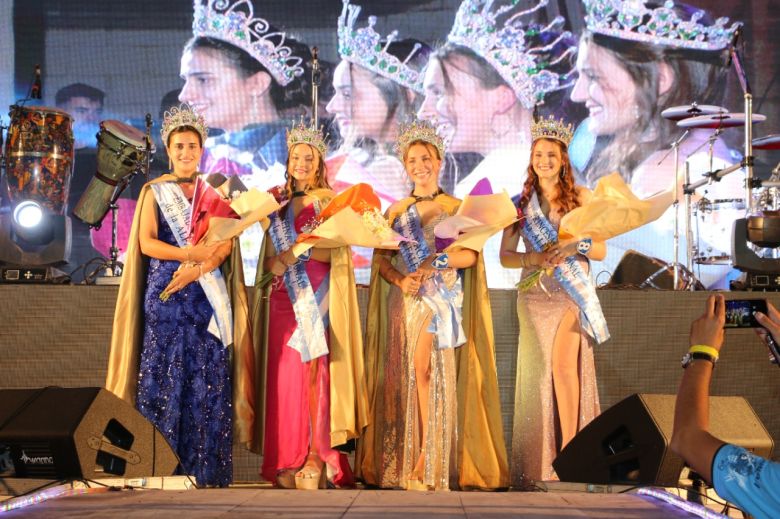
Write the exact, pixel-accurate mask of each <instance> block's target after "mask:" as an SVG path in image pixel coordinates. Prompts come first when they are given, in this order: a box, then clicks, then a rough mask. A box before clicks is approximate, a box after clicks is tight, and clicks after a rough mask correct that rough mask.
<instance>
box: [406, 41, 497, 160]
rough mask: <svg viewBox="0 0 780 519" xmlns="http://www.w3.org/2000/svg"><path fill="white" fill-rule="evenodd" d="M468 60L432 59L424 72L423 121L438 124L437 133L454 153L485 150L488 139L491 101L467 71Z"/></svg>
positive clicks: (421, 116)
mask: <svg viewBox="0 0 780 519" xmlns="http://www.w3.org/2000/svg"><path fill="white" fill-rule="evenodd" d="M467 66H468V64H467V63H466V58H462V57H459V56H453V57H451V58H448V60H447V61H442V60H439V59H431V60H430V61H429V62H428V67H427V68H426V69H425V79H424V82H423V88H424V89H425V99H424V100H423V103H422V105H421V106H420V109H419V111H418V116H419V117H420V119H426V120H430V121H435V122H436V124H437V130H438V133H439V135H441V136H442V137H443V138H444V139H445V140H446V141H447V142H448V144H449V146H448V147H449V149H450V151H452V152H454V153H460V152H475V151H480V150H482V149H484V148H485V142H484V141H485V140H486V139H489V138H490V137H489V136H490V135H491V133H490V117H491V115H492V113H491V100H490V99H489V97H488V96H489V92H488V91H487V90H485V89H484V88H482V86H481V85H480V82H479V79H478V78H477V77H475V76H473V75H471V74H469V73H468V72H466V71H467V70H468V69H467Z"/></svg>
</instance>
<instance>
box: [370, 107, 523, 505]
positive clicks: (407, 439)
mask: <svg viewBox="0 0 780 519" xmlns="http://www.w3.org/2000/svg"><path fill="white" fill-rule="evenodd" d="M399 154H400V155H401V158H402V160H403V162H404V165H405V167H406V172H407V174H408V175H409V178H410V180H411V181H412V183H413V184H414V187H413V189H412V191H411V193H410V195H409V196H408V197H406V198H404V199H402V200H400V201H398V202H396V203H395V204H393V205H392V206H390V208H389V210H388V220H389V222H390V224H391V226H392V227H393V229H394V230H395V231H397V232H398V233H399V234H401V235H403V236H404V237H406V238H408V239H410V241H407V242H403V243H402V244H401V246H400V250H399V251H398V252H392V253H391V252H389V251H379V250H377V251H376V252H375V253H374V262H373V269H372V272H371V288H370V294H369V311H368V316H369V318H368V329H367V335H366V340H367V345H366V363H367V377H366V379H367V381H368V386H369V390H368V394H369V405H370V413H371V418H370V420H369V423H370V425H369V427H368V428H367V430H366V434H365V435H364V436H363V438H362V441H361V443H360V448H359V450H358V455H357V457H356V464H357V466H358V470H359V471H360V475H361V476H362V478H363V480H364V481H365V482H366V483H367V484H370V485H377V486H380V487H385V488H407V489H410V490H427V489H448V488H451V487H460V488H498V487H505V486H507V485H508V467H507V461H506V452H505V447H504V440H503V434H502V427H501V418H500V406H499V400H498V387H497V379H496V370H495V359H494V357H493V330H492V325H491V323H492V321H491V316H490V305H489V301H488V296H487V286H486V284H485V270H484V265H483V263H482V259H481V257H480V255H479V254H478V253H476V252H474V251H471V250H467V249H462V250H457V251H451V252H448V253H442V252H438V253H437V248H436V244H435V239H434V235H433V228H434V226H435V225H436V224H437V223H439V222H441V221H442V220H444V219H445V218H447V217H448V216H451V215H453V214H454V213H455V211H456V210H457V208H458V205H459V204H460V201H459V200H457V199H455V198H453V197H451V196H449V195H447V194H445V193H443V192H442V190H441V189H440V188H439V185H438V177H439V171H440V168H441V161H442V157H443V156H444V143H443V141H442V139H441V138H440V137H439V136H438V135H437V134H436V131H435V129H434V128H433V126H432V125H430V124H429V123H425V122H415V123H412V124H411V125H410V126H408V127H406V128H404V129H403V131H402V132H401V136H400V138H399ZM412 240H413V241H412ZM479 370H481V371H482V373H479V372H478V371H479Z"/></svg>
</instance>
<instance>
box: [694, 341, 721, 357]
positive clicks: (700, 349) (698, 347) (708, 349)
mask: <svg viewBox="0 0 780 519" xmlns="http://www.w3.org/2000/svg"><path fill="white" fill-rule="evenodd" d="M688 353H706V354H707V355H709V356H710V357H713V358H715V360H717V359H718V357H720V355H719V353H718V350H716V349H715V348H713V347H712V346H707V345H706V344H694V345H693V346H691V348H690V349H689V350H688Z"/></svg>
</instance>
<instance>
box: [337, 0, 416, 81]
mask: <svg viewBox="0 0 780 519" xmlns="http://www.w3.org/2000/svg"><path fill="white" fill-rule="evenodd" d="M342 1H343V4H344V8H343V9H342V11H341V16H339V22H338V24H339V25H338V34H339V56H341V59H344V60H346V61H349V62H350V63H354V64H355V65H359V66H361V67H364V68H366V69H368V70H370V71H372V72H374V73H376V74H379V75H380V76H383V77H386V78H387V79H390V80H391V81H395V82H396V83H398V84H399V85H401V86H403V87H406V88H409V89H411V90H414V91H415V92H418V93H423V86H422V85H423V71H422V70H415V69H414V68H412V67H411V66H410V65H409V60H410V59H412V57H414V55H415V54H416V53H417V52H418V51H419V50H420V49H421V48H422V45H421V44H419V43H417V44H415V46H414V48H413V49H412V51H411V52H410V53H409V55H408V56H406V59H404V60H403V61H401V60H400V59H398V58H397V57H395V56H393V55H392V54H390V53H389V52H387V48H388V47H389V46H390V44H391V43H393V41H394V40H395V39H396V38H398V31H393V32H391V33H390V34H388V35H387V38H386V39H385V43H384V44H382V43H381V41H382V37H381V36H380V35H379V33H377V32H376V31H375V30H374V25H376V16H369V17H368V25H367V26H366V27H363V28H360V29H356V28H355V22H357V18H358V15H359V14H360V10H361V7H360V6H359V5H350V3H349V0H342Z"/></svg>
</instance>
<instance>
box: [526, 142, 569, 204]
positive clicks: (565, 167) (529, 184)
mask: <svg viewBox="0 0 780 519" xmlns="http://www.w3.org/2000/svg"><path fill="white" fill-rule="evenodd" d="M543 140H544V141H547V142H553V143H555V144H556V145H557V146H558V150H559V151H560V152H561V171H560V173H559V176H560V178H559V181H558V193H557V194H556V196H555V198H553V199H552V200H550V204H556V205H558V214H559V215H560V216H563V215H565V214H566V213H568V212H569V211H571V210H572V209H575V208H577V207H579V206H580V201H579V197H578V196H577V186H576V185H574V174H573V172H572V167H571V162H570V161H569V152H568V151H567V149H566V146H564V145H563V143H562V142H560V141H558V140H555V139H537V140H535V141H534V143H533V146H531V159H530V160H529V162H528V177H527V178H526V179H525V184H523V191H522V193H521V194H520V201H519V202H518V203H517V206H518V207H519V208H521V209H525V208H526V206H528V202H530V201H531V196H532V194H533V193H536V194H537V195H541V194H542V192H541V189H540V188H539V177H537V176H536V172H535V171H534V167H533V157H534V149H535V148H536V144H537V143H538V142H539V141H543Z"/></svg>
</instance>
